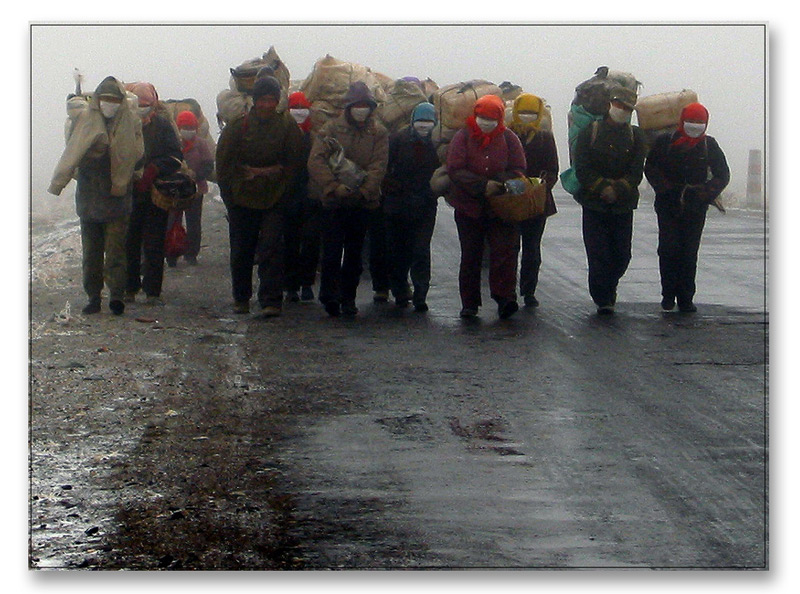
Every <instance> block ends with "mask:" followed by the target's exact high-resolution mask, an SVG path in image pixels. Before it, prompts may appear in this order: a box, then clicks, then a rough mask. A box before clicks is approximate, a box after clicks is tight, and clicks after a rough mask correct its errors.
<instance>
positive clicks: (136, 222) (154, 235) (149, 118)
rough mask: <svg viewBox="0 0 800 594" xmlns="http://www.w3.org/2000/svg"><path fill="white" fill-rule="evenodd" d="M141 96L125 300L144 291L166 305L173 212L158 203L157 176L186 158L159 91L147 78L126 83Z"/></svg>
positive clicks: (131, 300)
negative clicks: (141, 146) (139, 147)
mask: <svg viewBox="0 0 800 594" xmlns="http://www.w3.org/2000/svg"><path fill="white" fill-rule="evenodd" d="M125 88H126V90H128V91H130V92H131V93H133V94H134V95H136V97H137V98H138V100H139V117H140V118H141V122H142V136H143V138H144V157H143V160H142V164H141V167H140V168H139V172H138V174H137V176H136V177H137V178H138V179H136V181H135V183H134V187H133V208H132V211H131V220H130V226H129V228H128V238H127V241H126V248H125V249H126V253H127V259H128V280H127V287H126V291H125V301H127V302H128V303H134V302H135V301H136V294H137V293H138V292H139V291H140V290H142V291H144V293H145V295H146V297H147V301H146V303H147V304H148V305H163V304H164V301H163V300H162V298H161V288H162V285H163V282H164V251H165V250H164V241H165V239H166V235H167V218H168V216H169V213H168V212H167V211H166V210H164V209H162V208H160V207H158V206H156V205H155V204H154V203H153V200H152V197H151V191H152V188H153V182H154V181H155V179H156V178H157V177H162V176H168V175H171V174H172V173H175V172H176V171H178V170H179V169H180V167H181V161H182V160H183V152H182V151H181V144H180V141H179V140H178V136H177V134H176V133H175V129H174V128H173V126H172V123H170V121H169V119H168V118H167V117H164V116H163V115H161V114H160V113H158V103H159V102H158V93H157V92H156V89H155V87H154V86H153V85H152V84H150V83H147V82H136V83H130V84H127V85H125Z"/></svg>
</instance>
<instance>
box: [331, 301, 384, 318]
mask: <svg viewBox="0 0 800 594" xmlns="http://www.w3.org/2000/svg"><path fill="white" fill-rule="evenodd" d="M387 299H388V298H387ZM357 313H358V308H357V307H356V304H355V302H354V301H348V302H346V303H342V315H343V316H354V315H356V314H357Z"/></svg>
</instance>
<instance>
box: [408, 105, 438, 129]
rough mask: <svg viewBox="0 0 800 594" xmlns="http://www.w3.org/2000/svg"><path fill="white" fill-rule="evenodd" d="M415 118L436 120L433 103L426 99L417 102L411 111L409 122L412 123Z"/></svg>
mask: <svg viewBox="0 0 800 594" xmlns="http://www.w3.org/2000/svg"><path fill="white" fill-rule="evenodd" d="M417 120H430V121H432V122H436V108H435V107H434V106H433V104H431V103H428V102H427V101H423V102H422V103H420V104H418V105H417V106H416V107H415V108H414V111H412V112H411V123H412V124H413V123H414V122H416V121H417Z"/></svg>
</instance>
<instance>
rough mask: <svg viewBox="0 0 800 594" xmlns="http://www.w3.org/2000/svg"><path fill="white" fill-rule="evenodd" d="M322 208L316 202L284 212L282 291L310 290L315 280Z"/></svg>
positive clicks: (293, 205)
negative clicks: (283, 276)
mask: <svg viewBox="0 0 800 594" xmlns="http://www.w3.org/2000/svg"><path fill="white" fill-rule="evenodd" d="M321 217H322V207H321V205H320V203H319V202H318V201H316V200H297V201H295V202H293V203H291V204H289V205H287V206H286V208H285V209H284V226H283V236H284V244H285V245H284V249H285V250H286V252H285V288H286V290H287V291H298V290H299V289H300V288H301V287H310V286H312V285H313V284H314V280H315V279H316V277H317V266H318V265H319V256H320V246H321V245H322V236H321V234H322V229H321Z"/></svg>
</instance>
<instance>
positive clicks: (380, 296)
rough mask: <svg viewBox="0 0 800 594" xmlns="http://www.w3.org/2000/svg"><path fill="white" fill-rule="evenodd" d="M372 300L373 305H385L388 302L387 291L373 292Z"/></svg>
mask: <svg viewBox="0 0 800 594" xmlns="http://www.w3.org/2000/svg"><path fill="white" fill-rule="evenodd" d="M372 300H373V301H374V302H375V303H386V302H387V301H389V291H375V294H374V295H373V296H372Z"/></svg>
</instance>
